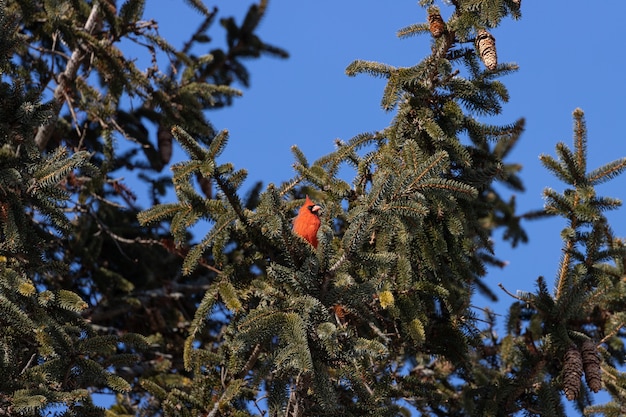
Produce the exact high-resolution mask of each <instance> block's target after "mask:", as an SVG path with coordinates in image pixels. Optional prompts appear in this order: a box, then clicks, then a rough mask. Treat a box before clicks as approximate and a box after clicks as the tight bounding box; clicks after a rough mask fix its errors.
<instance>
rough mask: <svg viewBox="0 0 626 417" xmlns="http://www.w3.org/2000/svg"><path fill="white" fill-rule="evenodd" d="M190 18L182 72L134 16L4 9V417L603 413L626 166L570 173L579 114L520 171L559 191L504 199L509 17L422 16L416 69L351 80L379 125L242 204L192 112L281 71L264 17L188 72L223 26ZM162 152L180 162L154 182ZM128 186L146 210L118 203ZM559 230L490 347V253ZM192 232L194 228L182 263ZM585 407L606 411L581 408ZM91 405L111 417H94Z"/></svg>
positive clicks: (468, 12)
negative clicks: (372, 87) (500, 239)
mask: <svg viewBox="0 0 626 417" xmlns="http://www.w3.org/2000/svg"><path fill="white" fill-rule="evenodd" d="M188 3H189V4H190V5H191V6H192V7H193V8H194V9H195V10H197V12H198V13H199V14H200V16H202V19H203V20H202V22H201V24H200V26H199V27H198V29H197V30H196V31H195V32H194V33H192V34H191V35H190V37H189V41H188V42H187V43H185V44H184V45H183V47H182V48H181V49H180V50H179V49H176V48H175V47H174V46H172V45H169V44H168V42H167V41H166V40H165V39H163V38H161V37H160V36H159V34H158V31H157V24H156V22H154V21H152V20H150V19H149V18H148V19H146V18H144V16H143V9H144V3H143V2H142V1H139V0H128V1H126V2H123V3H121V4H117V3H116V2H115V1H109V0H103V1H93V2H85V1H25V0H24V1H23V0H15V1H5V2H4V3H0V12H1V13H0V41H1V42H0V52H2V54H1V56H0V68H1V69H2V75H3V78H2V80H1V81H2V84H1V85H0V94H1V95H2V101H1V105H0V129H1V132H2V135H1V136H0V137H1V139H0V140H2V147H1V149H2V153H0V196H2V198H1V199H0V210H1V211H0V219H1V220H2V229H1V232H0V233H1V236H2V240H1V243H0V274H1V275H0V277H1V281H0V284H1V285H0V322H1V323H2V325H3V328H4V329H5V331H3V333H2V336H1V339H0V340H2V348H3V349H2V352H3V355H2V359H1V360H0V366H1V367H2V368H1V372H0V373H1V374H2V375H6V376H8V377H7V378H3V379H2V380H1V381H0V414H4V415H15V414H17V413H20V414H22V415H47V414H50V413H52V412H53V411H51V409H50V408H48V406H50V405H60V406H61V407H60V410H61V411H59V412H58V414H63V415H67V416H82V415H105V414H106V415H111V416H112V415H139V416H157V415H159V416H161V415H165V416H197V415H203V416H213V417H215V416H252V415H261V416H267V415H271V416H339V415H343V416H395V415H398V416H408V415H412V414H413V415H415V414H419V415H424V416H476V417H478V416H491V415H493V416H505V415H529V416H564V415H566V413H565V404H566V402H573V403H575V404H576V406H577V407H578V408H579V409H580V410H581V411H583V410H584V412H585V413H587V414H589V415H607V416H616V415H622V414H624V408H625V407H626V404H625V402H624V388H625V385H624V377H623V374H622V373H621V372H620V370H619V368H620V365H622V364H623V361H624V358H625V357H626V356H625V349H624V346H623V339H622V336H623V333H622V327H623V325H624V323H625V318H624V310H625V309H624V305H623V300H622V298H623V297H622V295H621V294H623V291H624V289H623V288H622V286H623V285H624V278H623V277H624V276H625V274H626V271H625V270H624V262H625V259H626V244H625V243H624V241H623V240H622V239H619V238H617V237H615V236H614V235H613V232H612V230H611V227H610V225H609V222H608V220H607V219H606V217H605V216H604V212H606V211H607V210H610V209H614V208H616V207H618V206H619V205H620V202H619V201H618V200H616V199H613V198H609V197H601V196H599V195H598V194H597V192H596V190H595V187H596V186H597V185H599V184H602V183H604V182H606V181H608V180H611V179H613V178H614V177H616V176H617V175H618V174H620V173H621V172H622V171H623V170H624V169H625V168H626V159H620V160H617V161H614V162H611V163H609V164H606V165H604V166H602V167H600V168H596V169H591V170H590V169H588V168H587V162H586V161H587V131H586V126H585V122H584V116H583V112H582V111H581V110H579V109H577V110H575V111H574V144H573V147H572V148H570V147H568V146H567V145H565V144H563V143H559V144H558V145H557V148H556V157H552V156H549V155H547V154H546V155H542V156H541V160H542V162H543V164H544V166H545V167H546V169H547V170H548V171H549V172H551V173H552V174H554V175H555V176H556V177H557V178H558V179H559V180H561V181H562V182H563V183H564V184H565V189H564V190H562V191H559V190H555V189H546V190H545V192H544V195H545V198H546V206H545V207H544V208H543V209H540V210H537V211H534V212H530V213H525V214H520V213H517V212H516V209H515V200H514V199H513V198H507V196H506V195H504V194H503V193H502V192H501V190H502V189H503V187H500V186H499V185H505V186H506V188H508V189H512V190H515V191H523V184H522V181H521V179H520V176H519V170H520V165H519V164H516V163H512V162H510V161H507V160H506V159H507V157H508V156H509V154H510V153H511V151H512V150H513V148H514V146H515V145H516V144H517V142H518V140H519V139H520V137H521V136H522V133H523V130H524V120H523V119H519V120H514V121H511V122H510V123H508V124H505V125H495V124H489V123H485V122H483V120H484V119H485V118H486V117H487V116H497V115H499V114H500V113H501V111H502V106H503V105H504V103H506V102H507V101H508V93H507V90H506V88H505V86H504V84H503V82H502V81H500V79H501V78H502V77H504V76H506V75H507V74H509V73H511V72H514V71H516V70H517V67H516V66H515V65H513V64H508V63H502V62H498V55H497V48H496V40H497V39H496V37H495V34H496V31H495V30H494V29H495V28H496V27H498V26H499V25H500V24H501V23H502V22H503V21H504V19H508V18H513V19H518V18H520V17H521V9H520V7H521V5H520V3H521V2H519V1H515V0H495V1H490V2H485V1H474V0H452V1H450V2H449V3H446V4H445V5H442V7H445V9H443V8H440V6H439V5H436V4H435V2H434V1H427V0H422V1H420V6H421V7H422V9H423V10H422V12H423V14H422V16H423V19H422V22H420V23H416V24H414V25H411V26H409V27H406V28H403V29H400V31H399V32H398V35H399V37H401V38H410V37H412V36H417V35H421V36H428V37H430V39H431V46H432V48H431V51H430V54H428V51H424V55H425V58H424V59H423V60H421V61H420V62H418V63H417V64H416V65H414V66H411V67H394V66H392V65H388V64H383V63H378V62H370V61H362V60H356V61H354V62H353V63H352V64H350V65H349V66H348V67H347V69H346V73H347V75H348V76H356V75H359V74H362V73H365V74H370V75H374V76H377V77H382V78H384V79H385V80H386V87H385V89H384V91H383V92H382V100H381V103H382V106H383V108H384V109H386V110H387V111H390V112H391V111H393V112H394V116H395V117H394V119H393V121H392V122H391V124H390V125H389V126H388V127H384V128H382V129H381V130H379V131H376V132H373V133H363V134H360V135H357V136H356V137H354V138H352V139H350V140H348V141H345V142H344V141H337V143H336V150H335V151H334V152H332V153H330V154H328V155H325V156H323V157H321V158H319V159H318V160H316V161H314V162H310V161H309V160H308V158H307V156H306V155H305V154H304V153H303V152H302V151H301V150H300V149H299V148H298V147H296V146H294V147H293V149H292V151H293V154H294V158H295V163H294V167H295V171H296V174H295V176H294V177H293V178H291V179H287V180H286V181H285V182H283V183H281V184H269V185H267V186H265V187H264V186H262V185H261V184H257V185H256V186H254V187H253V189H252V190H247V191H246V190H242V185H243V183H244V180H245V179H246V175H247V173H246V171H245V169H239V168H237V167H235V166H233V164H232V163H230V162H228V161H223V160H222V158H221V154H222V152H223V151H224V149H225V147H226V146H227V144H228V142H229V133H228V131H226V130H223V131H219V132H218V131H217V130H216V129H214V128H213V126H212V125H211V124H210V121H209V119H210V118H209V115H210V113H209V112H208V110H210V109H213V108H219V107H223V106H227V105H230V104H232V103H233V101H232V98H233V97H235V96H237V95H239V94H240V91H238V90H236V89H234V88H233V86H232V85H233V83H234V82H235V81H238V82H239V84H241V85H244V86H247V85H248V80H249V74H248V72H247V70H246V68H245V66H244V65H243V64H242V59H243V58H247V57H258V56H260V55H261V54H270V55H274V56H279V57H286V56H287V54H286V52H285V51H283V50H282V49H280V48H278V47H275V46H273V45H270V44H267V43H265V42H264V41H262V40H261V39H260V38H259V37H258V36H257V35H256V34H255V30H256V28H257V26H258V24H259V22H260V20H261V18H262V17H263V15H264V13H265V11H266V8H267V2H266V1H260V2H259V3H258V4H253V5H251V6H250V8H249V10H248V12H247V13H246V15H245V16H244V17H243V19H242V20H241V24H237V21H236V19H235V18H227V17H223V18H221V19H219V22H220V23H221V26H222V27H223V28H225V30H226V40H227V41H226V49H223V50H222V49H210V50H209V49H208V48H206V46H207V44H209V43H210V39H211V38H210V37H209V31H210V30H211V29H212V28H213V25H214V23H215V22H216V21H217V19H218V18H217V16H218V10H217V9H213V10H211V9H209V8H207V7H206V6H205V5H204V4H202V3H200V2H199V1H189V2H188ZM417 10H420V9H419V8H418V9H417ZM442 16H449V17H447V18H446V19H445V20H444V18H443V17H442ZM507 24H508V23H507ZM122 40H132V41H133V42H136V43H137V44H138V45H142V46H143V47H145V48H146V51H147V52H148V54H149V55H151V56H152V57H153V58H154V59H153V61H152V62H153V66H152V67H150V68H148V69H147V70H145V71H142V70H141V69H139V67H138V66H137V64H136V62H135V61H134V60H133V59H131V58H130V57H127V56H125V55H124V53H123V51H122V50H121V49H120V44H121V42H122ZM26 46H29V47H28V48H27V47H26ZM204 49H207V50H204ZM198 50H201V51H203V53H201V54H198V52H197V51H198ZM162 55H165V56H167V57H168V58H169V60H170V66H169V69H163V68H160V67H159V66H158V64H157V63H158V59H157V57H158V56H162ZM94 80H96V82H99V83H100V84H95V83H94ZM347 82H349V80H347ZM46 91H50V93H46ZM42 103H43V104H42ZM129 103H130V105H129ZM173 140H176V141H178V143H179V144H180V145H181V146H182V147H183V148H184V150H185V151H186V152H187V155H188V159H187V160H185V161H182V162H178V163H175V164H170V157H171V149H172V148H171V147H172V143H173V142H172V141H173ZM233 140H237V138H233ZM122 144H123V145H122ZM285 163H288V162H285ZM168 165H169V166H168ZM166 166H168V168H170V169H169V170H165V171H164V170H163V169H164V168H165V167H166ZM344 167H349V168H351V169H352V171H351V172H352V177H351V178H350V179H347V178H345V174H342V175H340V172H342V173H345V170H343V169H342V168H344ZM129 170H132V171H135V172H139V173H140V174H139V175H138V176H137V177H138V178H139V179H140V180H141V181H144V182H145V184H146V185H148V187H149V189H150V190H151V194H152V196H153V198H152V201H151V203H152V206H151V207H150V208H147V209H145V210H142V208H141V207H139V205H138V204H137V203H136V201H135V191H134V190H133V189H132V188H131V187H130V186H129V185H128V184H126V183H125V182H124V181H123V180H121V179H120V176H121V175H123V174H125V173H128V172H129ZM340 170H341V171H340ZM169 172H171V175H170V174H169ZM170 189H171V190H173V191H174V193H175V196H176V199H175V201H167V199H166V195H167V192H168V190H170ZM305 196H308V197H310V198H311V199H312V200H313V201H315V202H316V203H318V204H320V205H322V206H323V215H322V218H321V219H322V224H321V227H320V229H319V231H318V233H317V239H318V244H317V245H311V244H310V243H309V242H307V241H306V240H304V239H302V238H301V237H300V236H298V235H296V234H295V233H294V232H293V229H292V219H293V217H294V215H295V212H296V211H297V209H299V208H300V207H301V206H302V204H303V203H304V201H305ZM556 216H558V217H561V218H563V219H564V220H565V221H566V226H565V227H564V229H563V231H562V233H561V237H562V238H563V250H562V253H563V256H562V259H561V261H560V264H559V265H558V270H557V271H556V276H557V279H556V282H555V286H554V287H555V290H554V291H551V290H550V289H549V284H548V283H547V281H546V279H544V278H543V277H539V278H538V279H537V280H536V289H535V290H534V291H525V292H524V291H520V292H516V293H513V292H512V291H510V290H509V289H507V288H504V287H503V290H504V291H505V292H508V293H509V295H510V297H511V300H512V304H511V306H510V309H509V314H508V316H507V319H506V323H505V328H506V333H505V335H504V336H503V337H501V338H499V337H497V336H496V332H495V326H496V325H497V323H496V316H495V315H494V314H493V312H491V311H490V310H489V309H484V310H482V312H484V316H485V317H484V318H482V317H479V316H478V314H479V313H480V312H481V310H478V309H476V307H475V306H472V302H473V300H474V299H475V298H474V295H475V294H476V293H477V292H480V293H482V294H483V295H485V296H487V297H489V298H491V299H495V298H496V293H495V291H494V289H493V288H490V287H489V286H488V285H487V284H486V282H485V281H484V278H485V276H486V273H487V268H488V267H489V266H496V267H497V266H501V265H503V262H502V261H501V260H500V259H499V258H498V256H497V252H496V248H495V247H494V243H493V242H494V239H493V238H494V236H495V233H503V236H504V238H505V240H508V241H510V243H511V245H513V246H515V245H517V244H519V243H520V242H526V241H527V240H528V237H527V236H526V233H525V231H524V229H523V227H522V222H523V221H524V220H525V219H533V218H538V217H556ZM200 221H208V222H209V223H210V224H211V228H210V230H209V231H208V232H207V233H206V235H205V236H202V237H200V238H199V239H195V238H194V237H193V236H192V235H191V233H190V229H191V228H192V227H193V226H194V225H195V224H196V223H198V222H200ZM549 272H550V271H548V273H549ZM599 390H606V391H607V392H608V393H609V394H610V395H611V401H610V402H608V403H606V404H597V405H592V404H591V398H592V397H591V396H590V392H597V391H599ZM98 392H105V393H115V400H116V401H115V404H114V405H113V406H111V407H110V408H109V409H108V410H104V409H102V408H100V407H98V405H97V404H94V401H93V397H92V394H93V393H98Z"/></svg>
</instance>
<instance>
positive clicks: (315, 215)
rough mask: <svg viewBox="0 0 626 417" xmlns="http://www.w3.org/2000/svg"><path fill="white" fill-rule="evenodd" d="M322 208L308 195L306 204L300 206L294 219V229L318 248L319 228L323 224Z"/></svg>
mask: <svg viewBox="0 0 626 417" xmlns="http://www.w3.org/2000/svg"><path fill="white" fill-rule="evenodd" d="M320 210H322V207H320V206H318V205H317V204H315V203H314V202H313V201H311V199H310V198H309V196H308V195H307V196H306V201H305V202H304V205H303V206H302V207H300V210H299V211H298V215H297V216H296V218H295V219H294V221H293V231H294V232H295V233H296V234H297V235H300V236H302V237H303V238H305V239H306V240H307V241H308V242H309V243H310V244H311V245H313V247H314V248H317V230H318V229H319V228H320V224H321V221H320Z"/></svg>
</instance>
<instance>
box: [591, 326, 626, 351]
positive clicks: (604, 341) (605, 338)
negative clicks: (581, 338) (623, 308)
mask: <svg viewBox="0 0 626 417" xmlns="http://www.w3.org/2000/svg"><path fill="white" fill-rule="evenodd" d="M624 325H626V322H621V323H620V324H619V326H617V327H616V328H615V329H613V331H612V332H611V333H609V334H607V335H606V336H604V337H603V338H602V340H600V341H599V342H598V344H597V345H596V346H600V345H601V344H603V343H606V341H607V340H609V339H610V338H612V337H613V336H615V335H616V334H617V332H619V331H620V330H621V329H622V328H623V327H624Z"/></svg>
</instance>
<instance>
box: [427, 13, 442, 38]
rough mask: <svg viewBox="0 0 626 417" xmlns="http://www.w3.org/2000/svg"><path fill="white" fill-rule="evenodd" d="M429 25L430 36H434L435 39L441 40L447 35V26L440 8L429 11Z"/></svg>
mask: <svg viewBox="0 0 626 417" xmlns="http://www.w3.org/2000/svg"><path fill="white" fill-rule="evenodd" d="M428 23H429V25H430V26H429V28H430V34H431V35H433V38H439V37H441V35H443V34H444V33H445V31H446V24H445V23H444V22H443V19H442V18H441V15H440V14H439V9H438V8H436V7H432V8H429V9H428Z"/></svg>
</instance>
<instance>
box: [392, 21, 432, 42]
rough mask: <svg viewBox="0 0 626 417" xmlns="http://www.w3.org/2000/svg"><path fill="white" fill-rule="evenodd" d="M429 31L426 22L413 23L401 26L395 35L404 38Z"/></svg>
mask: <svg viewBox="0 0 626 417" xmlns="http://www.w3.org/2000/svg"><path fill="white" fill-rule="evenodd" d="M428 32H429V26H428V23H414V24H412V25H409V26H406V27H403V28H402V29H399V30H398V31H397V32H396V36H397V37H398V38H400V39H406V38H409V37H411V36H415V35H421V34H423V33H428Z"/></svg>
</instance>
